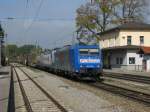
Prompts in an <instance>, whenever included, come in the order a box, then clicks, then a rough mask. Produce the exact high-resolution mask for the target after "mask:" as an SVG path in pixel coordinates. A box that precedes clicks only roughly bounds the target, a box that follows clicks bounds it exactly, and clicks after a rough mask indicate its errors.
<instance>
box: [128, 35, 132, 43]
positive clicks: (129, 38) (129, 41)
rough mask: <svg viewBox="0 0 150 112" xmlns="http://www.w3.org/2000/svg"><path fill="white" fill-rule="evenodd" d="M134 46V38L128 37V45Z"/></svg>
mask: <svg viewBox="0 0 150 112" xmlns="http://www.w3.org/2000/svg"><path fill="white" fill-rule="evenodd" d="M131 44H132V37H131V36H128V37H127V45H131Z"/></svg>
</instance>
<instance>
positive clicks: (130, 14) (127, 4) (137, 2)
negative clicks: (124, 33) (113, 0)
mask: <svg viewBox="0 0 150 112" xmlns="http://www.w3.org/2000/svg"><path fill="white" fill-rule="evenodd" d="M147 1H148V0H118V5H117V7H116V10H115V12H114V16H115V17H116V20H117V21H118V20H121V21H119V22H121V24H122V23H126V22H131V21H144V16H145V14H146V13H147V11H146V10H147V4H148V3H147Z"/></svg>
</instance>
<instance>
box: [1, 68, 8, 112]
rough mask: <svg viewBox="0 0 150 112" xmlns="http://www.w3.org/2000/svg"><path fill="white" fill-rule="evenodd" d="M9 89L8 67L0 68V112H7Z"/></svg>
mask: <svg viewBox="0 0 150 112" xmlns="http://www.w3.org/2000/svg"><path fill="white" fill-rule="evenodd" d="M9 87H10V67H1V68H0V112H7V107H8V98H9Z"/></svg>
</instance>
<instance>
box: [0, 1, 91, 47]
mask: <svg viewBox="0 0 150 112" xmlns="http://www.w3.org/2000/svg"><path fill="white" fill-rule="evenodd" d="M27 1H28V2H27ZM87 1H89V0H0V21H1V24H2V27H3V28H4V30H5V32H6V33H7V39H6V41H7V43H13V44H17V45H23V44H36V45H37V44H39V45H40V46H41V47H43V48H54V47H60V46H63V45H66V44H71V42H72V38H73V33H74V31H75V30H76V25H75V17H76V9H77V8H78V7H80V6H81V5H82V4H85V3H86V2H87ZM8 18H14V19H8Z"/></svg>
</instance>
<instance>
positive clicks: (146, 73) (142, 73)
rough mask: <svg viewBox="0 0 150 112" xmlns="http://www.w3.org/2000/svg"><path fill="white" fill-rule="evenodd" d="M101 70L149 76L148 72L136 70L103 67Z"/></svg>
mask: <svg viewBox="0 0 150 112" xmlns="http://www.w3.org/2000/svg"><path fill="white" fill-rule="evenodd" d="M103 72H109V73H119V74H130V75H139V76H147V77H150V72H144V71H142V72H137V71H129V70H128V71H127V70H115V69H103Z"/></svg>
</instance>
